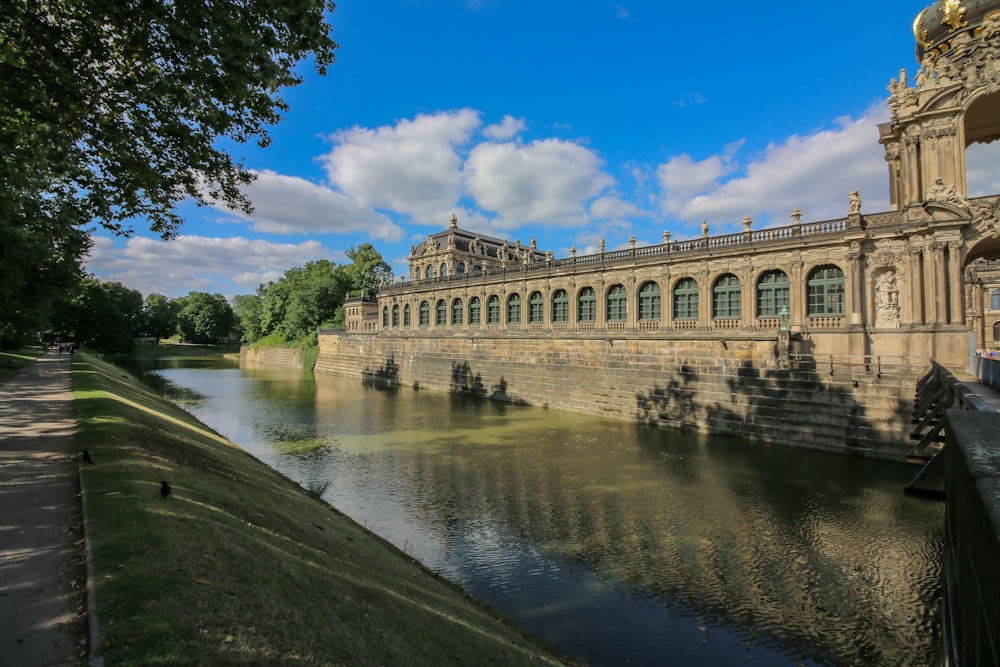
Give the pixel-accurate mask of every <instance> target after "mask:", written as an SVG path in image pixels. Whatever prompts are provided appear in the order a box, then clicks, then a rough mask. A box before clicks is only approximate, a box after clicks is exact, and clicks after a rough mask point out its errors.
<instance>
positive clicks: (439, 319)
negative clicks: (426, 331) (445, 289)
mask: <svg viewBox="0 0 1000 667" xmlns="http://www.w3.org/2000/svg"><path fill="white" fill-rule="evenodd" d="M435 311H436V315H435V317H434V326H438V327H443V326H445V325H447V324H448V304H446V303H445V302H444V299H438V302H437V308H435Z"/></svg>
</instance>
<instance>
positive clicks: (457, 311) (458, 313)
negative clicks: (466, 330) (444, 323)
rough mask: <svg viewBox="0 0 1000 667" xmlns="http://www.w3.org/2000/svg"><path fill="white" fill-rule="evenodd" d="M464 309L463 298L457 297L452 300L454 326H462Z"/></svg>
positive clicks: (452, 321)
mask: <svg viewBox="0 0 1000 667" xmlns="http://www.w3.org/2000/svg"><path fill="white" fill-rule="evenodd" d="M463 313H464V309H463V308H462V300H461V299H455V300H454V301H452V302H451V323H452V325H453V326H462V314H463Z"/></svg>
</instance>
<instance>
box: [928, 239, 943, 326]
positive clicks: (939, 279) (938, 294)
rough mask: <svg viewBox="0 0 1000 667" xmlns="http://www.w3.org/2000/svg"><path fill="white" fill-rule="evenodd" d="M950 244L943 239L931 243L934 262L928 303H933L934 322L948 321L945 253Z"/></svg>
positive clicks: (932, 314)
mask: <svg viewBox="0 0 1000 667" xmlns="http://www.w3.org/2000/svg"><path fill="white" fill-rule="evenodd" d="M947 250H948V246H947V245H946V244H944V243H942V242H941V241H935V242H934V243H932V244H931V257H932V262H933V265H934V266H933V271H932V272H933V280H932V282H931V291H930V293H929V294H927V297H928V301H927V302H928V303H930V304H931V305H932V308H931V313H930V315H931V318H932V319H933V323H934V324H944V323H945V322H946V321H947V318H948V315H947V309H946V303H944V301H945V300H946V299H947V298H948V297H947V291H946V290H947V289H948V286H947V280H946V279H945V261H944V259H945V253H946V252H947Z"/></svg>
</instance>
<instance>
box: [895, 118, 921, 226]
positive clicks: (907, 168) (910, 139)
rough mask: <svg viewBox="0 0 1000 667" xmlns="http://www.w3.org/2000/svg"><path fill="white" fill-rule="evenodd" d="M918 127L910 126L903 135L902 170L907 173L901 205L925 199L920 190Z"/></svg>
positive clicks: (902, 206)
mask: <svg viewBox="0 0 1000 667" xmlns="http://www.w3.org/2000/svg"><path fill="white" fill-rule="evenodd" d="M917 129H918V128H914V127H911V128H908V129H907V134H906V136H905V137H903V141H904V148H903V164H902V170H903V173H904V174H905V175H906V180H905V182H904V183H903V199H902V200H901V201H900V207H901V208H905V207H906V206H907V205H909V204H912V203H915V202H921V201H923V194H922V193H921V192H920V168H921V164H920V137H919V136H917V134H916V133H915V131H916V130H917Z"/></svg>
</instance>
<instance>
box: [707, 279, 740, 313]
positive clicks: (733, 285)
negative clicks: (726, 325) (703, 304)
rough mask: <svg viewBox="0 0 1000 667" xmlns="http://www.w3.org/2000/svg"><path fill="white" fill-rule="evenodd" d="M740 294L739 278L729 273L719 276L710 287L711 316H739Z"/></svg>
mask: <svg viewBox="0 0 1000 667" xmlns="http://www.w3.org/2000/svg"><path fill="white" fill-rule="evenodd" d="M742 294H743V290H742V288H741V286H740V279H739V278H737V277H736V276H734V275H733V274H731V273H727V274H725V275H722V276H719V278H718V280H716V281H715V286H714V287H712V317H715V318H735V317H739V316H740V314H741V312H742V309H741V308H740V300H741V298H742Z"/></svg>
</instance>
